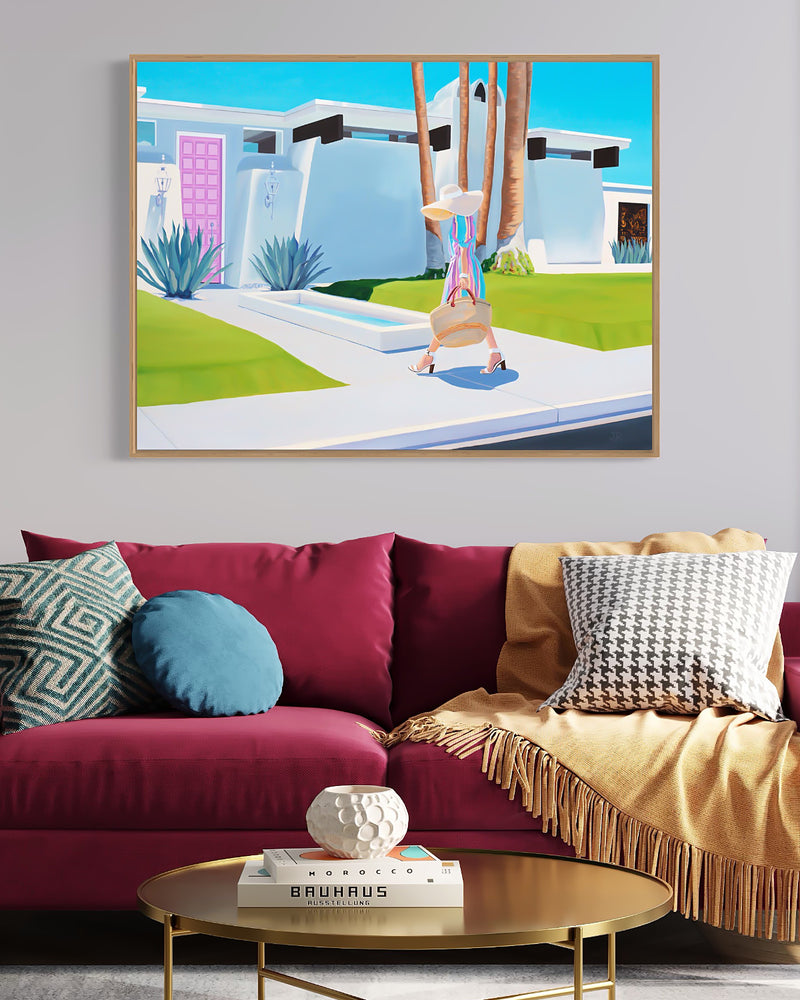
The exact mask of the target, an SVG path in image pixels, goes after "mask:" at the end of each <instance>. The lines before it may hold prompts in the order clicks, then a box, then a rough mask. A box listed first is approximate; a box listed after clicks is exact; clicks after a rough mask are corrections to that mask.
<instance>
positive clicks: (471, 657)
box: [392, 535, 511, 724]
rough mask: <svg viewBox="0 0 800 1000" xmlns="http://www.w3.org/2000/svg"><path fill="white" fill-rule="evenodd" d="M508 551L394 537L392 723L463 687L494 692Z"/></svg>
mask: <svg viewBox="0 0 800 1000" xmlns="http://www.w3.org/2000/svg"><path fill="white" fill-rule="evenodd" d="M510 554H511V549H510V548H508V547H506V546H491V545H472V546H464V547H461V548H451V547H450V546H448V545H433V544H429V543H427V542H420V541H416V540H414V539H412V538H404V537H403V536H402V535H397V536H396V538H395V543H394V569H395V633H394V657H393V660H392V721H393V722H394V723H395V724H397V723H399V722H403V721H404V720H405V719H407V718H408V717H409V716H411V715H416V714H417V713H419V712H425V711H428V710H430V709H433V708H437V707H438V706H439V705H441V704H442V702H445V701H447V700H448V699H449V698H453V697H455V695H457V694H460V693H461V692H462V691H471V690H473V689H474V688H478V687H484V688H486V690H487V691H496V690H497V682H496V669H497V659H498V657H499V655H500V650H501V649H502V647H503V643H504V642H505V637H506V628H505V595H506V569H507V566H508V558H509V556H510Z"/></svg>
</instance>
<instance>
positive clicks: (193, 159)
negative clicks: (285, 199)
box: [178, 134, 222, 284]
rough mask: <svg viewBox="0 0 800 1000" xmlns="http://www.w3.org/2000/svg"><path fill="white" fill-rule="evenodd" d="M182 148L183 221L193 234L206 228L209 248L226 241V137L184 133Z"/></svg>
mask: <svg viewBox="0 0 800 1000" xmlns="http://www.w3.org/2000/svg"><path fill="white" fill-rule="evenodd" d="M178 148H179V157H180V161H179V162H180V172H181V198H182V200H183V221H184V222H185V223H186V224H187V225H188V226H189V231H190V232H191V233H192V234H194V232H195V231H196V230H197V229H198V227H199V228H200V229H201V230H202V233H203V250H204V251H205V250H206V249H207V248H208V247H209V246H211V244H212V243H213V244H214V245H215V246H216V245H217V244H219V243H221V242H222V136H200V135H183V134H180V135H179V136H178ZM219 263H222V261H221V259H220V261H219ZM219 282H220V275H216V276H215V277H214V278H212V279H211V283H212V284H219Z"/></svg>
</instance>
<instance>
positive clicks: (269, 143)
mask: <svg viewBox="0 0 800 1000" xmlns="http://www.w3.org/2000/svg"><path fill="white" fill-rule="evenodd" d="M243 140H244V151H245V153H276V152H277V151H278V150H277V145H278V133H277V132H271V131H269V130H268V131H266V132H265V131H264V129H257V128H246V129H245V130H244V136H243Z"/></svg>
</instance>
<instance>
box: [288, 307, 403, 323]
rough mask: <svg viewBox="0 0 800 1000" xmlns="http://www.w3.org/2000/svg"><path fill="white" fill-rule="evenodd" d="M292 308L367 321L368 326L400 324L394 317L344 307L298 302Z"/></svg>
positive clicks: (362, 321)
mask: <svg viewBox="0 0 800 1000" xmlns="http://www.w3.org/2000/svg"><path fill="white" fill-rule="evenodd" d="M292 308H293V309H302V310H304V311H305V312H314V313H324V314H325V315H326V316H336V317H337V318H339V319H352V320H355V321H356V322H357V323H367V324H368V325H369V326H400V325H401V323H399V322H398V321H397V320H396V319H384V318H383V317H382V316H369V315H365V314H364V313H356V312H347V311H346V310H345V309H336V308H335V307H328V306H311V305H308V303H306V302H298V303H296V304H294V305H293V306H292Z"/></svg>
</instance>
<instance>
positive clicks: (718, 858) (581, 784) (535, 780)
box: [375, 716, 800, 941]
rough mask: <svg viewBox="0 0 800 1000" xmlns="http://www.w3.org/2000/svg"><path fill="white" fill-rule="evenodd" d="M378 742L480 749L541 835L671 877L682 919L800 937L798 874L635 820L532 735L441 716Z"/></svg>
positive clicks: (488, 771)
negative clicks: (449, 722)
mask: <svg viewBox="0 0 800 1000" xmlns="http://www.w3.org/2000/svg"><path fill="white" fill-rule="evenodd" d="M375 736H376V738H377V739H378V740H380V742H381V743H382V744H383V745H384V746H385V747H387V748H388V747H390V746H394V745H395V744H396V743H402V742H403V741H406V740H409V741H411V742H413V743H434V744H436V745H438V746H441V747H443V748H444V749H445V750H446V751H447V752H448V753H451V754H454V755H455V756H456V757H462V758H463V757H469V756H470V755H471V754H474V753H477V752H478V751H482V752H483V763H482V768H481V769H482V771H483V773H484V774H485V775H486V776H487V778H488V779H489V780H490V781H494V783H495V784H497V785H499V786H500V787H501V788H503V789H506V790H507V791H508V797H509V799H514V798H515V797H517V796H519V797H520V799H521V802H522V805H523V806H524V808H525V809H527V811H528V812H529V813H531V815H532V816H536V817H541V820H542V830H543V832H545V833H550V834H552V835H553V836H558V837H560V838H561V840H563V841H564V843H566V844H569V845H571V846H572V847H573V848H574V849H575V853H576V854H577V856H578V857H579V858H587V859H589V860H590V861H604V862H607V863H609V864H614V865H621V866H624V867H627V868H634V869H636V870H637V871H641V872H646V873H647V874H649V875H656V876H658V877H659V878H662V879H664V881H665V882H668V883H669V884H670V885H671V886H672V888H673V891H674V898H673V909H674V910H675V911H677V912H678V913H681V914H682V915H683V916H684V917H689V918H692V919H694V920H703V921H705V922H706V923H708V924H711V925H712V926H714V927H721V928H725V929H726V930H736V931H738V932H739V933H740V934H746V935H749V936H750V937H759V938H764V937H766V938H772V937H773V936H775V937H776V938H777V939H778V940H779V941H795V940H796V939H797V935H798V911H800V871H797V870H794V869H781V868H774V867H770V866H767V865H756V864H750V863H749V862H746V861H738V860H734V859H732V858H726V857H723V856H722V855H719V854H712V853H710V852H708V851H704V850H702V849H701V848H699V847H695V846H694V845H693V844H687V843H686V842H684V841H682V840H678V839H677V838H675V837H671V836H669V835H668V834H666V833H664V832H663V831H661V830H657V829H656V828H655V827H653V826H649V825H648V824H647V823H643V822H641V821H640V820H637V819H634V818H633V817H632V816H629V815H627V814H625V813H623V812H621V811H620V810H619V809H617V808H616V807H615V806H613V805H611V803H610V802H607V801H606V800H605V799H604V798H602V797H601V796H600V795H598V793H597V792H595V791H594V789H593V788H591V787H590V786H589V785H587V784H586V782H585V781H583V780H582V779H581V778H579V777H578V776H577V775H576V774H574V773H573V772H572V771H570V770H568V769H567V768H566V767H564V766H563V765H562V764H560V763H559V762H558V760H557V759H556V758H555V757H553V756H552V755H551V754H549V753H547V752H546V751H544V750H542V749H541V747H538V746H537V745H536V744H535V743H533V742H532V741H531V740H529V739H527V738H526V737H523V736H519V735H518V734H517V733H513V732H509V731H508V730H505V729H496V728H494V727H492V726H491V725H490V724H488V723H487V724H486V725H485V726H483V727H481V728H476V727H474V726H446V725H444V724H443V723H442V722H439V721H438V720H437V719H435V718H434V717H433V716H417V717H416V718H413V719H409V720H408V722H405V723H403V724H402V725H401V726H399V727H398V728H397V729H395V730H394V731H393V732H391V733H388V734H387V733H375Z"/></svg>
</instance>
